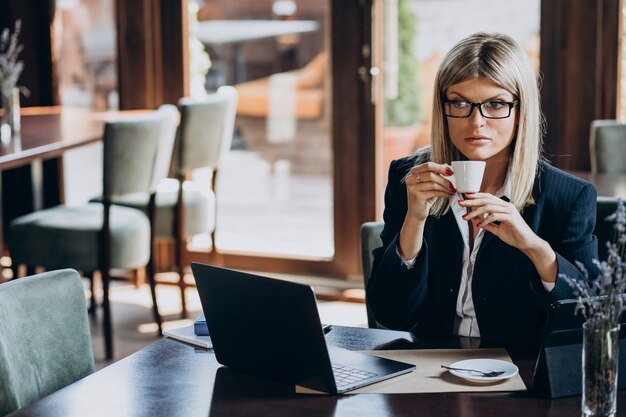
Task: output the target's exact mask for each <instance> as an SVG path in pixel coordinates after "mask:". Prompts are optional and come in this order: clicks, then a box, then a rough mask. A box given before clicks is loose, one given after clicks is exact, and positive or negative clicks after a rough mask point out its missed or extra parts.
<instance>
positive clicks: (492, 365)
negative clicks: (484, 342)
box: [450, 359, 519, 382]
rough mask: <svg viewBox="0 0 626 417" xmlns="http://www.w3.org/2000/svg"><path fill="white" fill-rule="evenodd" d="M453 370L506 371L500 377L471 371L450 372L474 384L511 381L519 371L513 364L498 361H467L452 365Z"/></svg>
mask: <svg viewBox="0 0 626 417" xmlns="http://www.w3.org/2000/svg"><path fill="white" fill-rule="evenodd" d="M450 366H451V367H452V368H467V369H477V370H480V371H485V372H489V371H504V373H503V374H501V375H498V376H491V377H489V376H484V375H481V374H480V373H478V372H471V371H454V370H450V373H451V374H452V375H455V376H458V377H459V378H463V379H467V380H468V381H474V382H494V381H501V380H503V379H509V378H511V377H512V376H515V375H517V373H518V371H519V369H518V368H517V366H515V365H514V364H512V363H511V362H507V361H501V360H498V359H467V360H464V361H458V362H454V363H453V364H451V365H450Z"/></svg>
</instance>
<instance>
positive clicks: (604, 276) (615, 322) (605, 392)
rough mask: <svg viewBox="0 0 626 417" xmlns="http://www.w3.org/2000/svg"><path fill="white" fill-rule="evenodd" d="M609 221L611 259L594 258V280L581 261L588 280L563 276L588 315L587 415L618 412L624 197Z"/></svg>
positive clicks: (585, 354) (625, 275)
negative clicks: (613, 235)
mask: <svg viewBox="0 0 626 417" xmlns="http://www.w3.org/2000/svg"><path fill="white" fill-rule="evenodd" d="M606 221H610V222H613V229H614V230H615V232H614V233H615V237H614V239H613V241H612V242H606V247H607V249H608V256H607V259H606V260H604V261H598V260H594V265H595V266H596V267H597V277H596V278H595V279H590V274H589V271H587V270H586V269H585V267H584V266H583V265H582V264H581V263H577V266H578V268H579V269H580V270H581V271H582V272H583V275H584V277H585V281H583V282H579V281H575V280H573V279H570V278H569V277H567V276H566V275H559V278H563V279H565V280H566V282H567V283H568V284H569V285H570V286H571V287H572V288H573V289H574V292H575V293H576V294H577V295H578V297H579V298H578V305H577V307H576V310H577V312H581V313H582V314H583V316H584V318H585V324H584V326H583V328H584V332H583V334H584V336H583V348H582V356H583V361H582V375H583V396H582V411H583V414H584V415H585V416H587V415H590V416H591V415H593V416H600V415H602V416H605V415H606V416H608V415H614V414H615V412H616V410H617V402H616V398H617V397H616V394H617V373H618V372H617V371H618V369H617V366H618V358H619V352H618V351H619V344H618V337H619V336H618V335H619V328H620V327H619V325H620V318H621V315H622V307H623V303H624V296H623V294H624V290H626V271H625V269H626V263H625V262H624V249H625V248H626V209H625V208H624V202H623V201H622V200H621V199H618V201H617V209H616V211H615V213H613V214H611V215H610V216H608V217H607V218H606ZM592 278H593V277H592Z"/></svg>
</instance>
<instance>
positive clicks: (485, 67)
mask: <svg viewBox="0 0 626 417" xmlns="http://www.w3.org/2000/svg"><path fill="white" fill-rule="evenodd" d="M475 78H484V79H486V80H489V81H491V82H493V83H495V84H497V85H499V86H501V87H502V88H504V89H505V90H507V91H508V92H510V93H511V94H513V95H514V96H515V97H516V98H517V99H519V105H518V125H517V129H516V132H515V137H514V138H513V142H512V147H513V152H512V154H511V157H510V161H509V175H510V177H511V185H512V189H511V196H510V198H511V203H512V204H513V205H514V206H515V207H517V209H518V210H520V211H522V210H523V209H524V207H526V206H528V205H531V204H534V199H533V195H532V191H533V185H534V182H535V175H536V173H537V170H538V167H539V163H538V162H539V159H540V157H541V151H542V150H541V148H542V141H543V116H542V114H541V110H540V107H539V88H538V80H537V78H536V76H535V72H534V69H533V67H532V65H531V63H530V60H529V59H528V56H527V55H526V53H525V52H524V50H523V49H522V47H521V46H520V45H519V44H518V43H517V42H515V41H514V40H513V39H512V38H510V37H509V36H507V35H503V34H500V33H493V34H488V33H482V32H480V33H475V34H473V35H471V36H469V37H467V38H465V39H463V40H461V41H460V42H459V43H457V44H456V45H455V46H454V47H453V48H452V49H451V50H450V51H449V52H448V53H447V54H446V56H445V57H444V58H443V61H442V62H441V65H440V66H439V70H438V71H437V76H436V78H435V94H434V101H433V120H432V130H431V139H430V147H429V148H423V149H421V150H418V151H417V155H416V157H417V160H423V159H424V158H429V159H430V160H431V161H433V162H436V163H438V164H449V163H450V162H451V161H453V160H458V159H460V158H462V155H460V153H459V152H458V150H457V149H456V148H455V147H454V145H453V144H452V141H451V140H450V135H449V133H448V127H447V120H446V116H445V115H444V113H443V104H442V100H443V98H444V97H445V93H446V91H447V90H448V88H450V87H451V86H453V85H455V84H458V83H461V82H463V81H467V80H470V79H475ZM448 209H449V200H448V199H447V198H437V201H435V203H434V204H433V206H432V207H431V210H430V213H431V215H433V216H435V217H439V216H441V215H443V214H445V212H446V211H447V210H448Z"/></svg>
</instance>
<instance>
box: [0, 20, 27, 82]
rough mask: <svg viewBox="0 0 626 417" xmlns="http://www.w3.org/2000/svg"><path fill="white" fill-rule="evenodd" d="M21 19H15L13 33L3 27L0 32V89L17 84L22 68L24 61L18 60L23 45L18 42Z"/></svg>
mask: <svg viewBox="0 0 626 417" xmlns="http://www.w3.org/2000/svg"><path fill="white" fill-rule="evenodd" d="M21 29H22V21H21V20H19V19H18V20H16V21H15V28H14V30H13V33H11V32H10V31H9V28H5V29H4V30H3V31H2V33H1V34H0V89H2V91H5V92H6V91H11V90H12V89H13V88H15V86H16V85H17V80H18V79H19V77H20V74H21V73H22V70H23V69H24V63H23V62H22V61H19V60H18V57H19V55H20V53H21V52H22V50H23V49H24V46H23V45H20V44H19V43H18V38H19V35H20V31H21Z"/></svg>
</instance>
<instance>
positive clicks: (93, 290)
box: [87, 272, 98, 317]
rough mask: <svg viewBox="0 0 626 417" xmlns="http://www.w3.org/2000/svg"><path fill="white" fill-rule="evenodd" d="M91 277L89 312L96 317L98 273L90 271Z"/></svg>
mask: <svg viewBox="0 0 626 417" xmlns="http://www.w3.org/2000/svg"><path fill="white" fill-rule="evenodd" d="M87 277H88V278H89V290H90V291H91V297H89V308H88V309H87V312H88V313H89V315H90V316H92V317H96V310H97V305H98V304H97V301H96V273H95V272H90V273H88V274H87Z"/></svg>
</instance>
